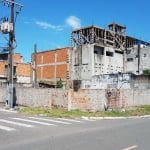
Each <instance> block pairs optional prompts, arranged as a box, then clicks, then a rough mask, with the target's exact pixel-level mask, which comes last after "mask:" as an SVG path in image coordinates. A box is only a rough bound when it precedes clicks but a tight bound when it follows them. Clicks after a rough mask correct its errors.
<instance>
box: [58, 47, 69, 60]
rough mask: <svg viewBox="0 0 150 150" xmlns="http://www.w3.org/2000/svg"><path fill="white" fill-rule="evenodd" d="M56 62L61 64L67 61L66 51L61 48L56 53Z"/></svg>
mask: <svg viewBox="0 0 150 150" xmlns="http://www.w3.org/2000/svg"><path fill="white" fill-rule="evenodd" d="M56 53H57V62H63V61H66V60H67V49H66V48H63V49H61V50H58V51H57V52H56Z"/></svg>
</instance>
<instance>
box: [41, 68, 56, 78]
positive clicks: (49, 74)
mask: <svg viewBox="0 0 150 150" xmlns="http://www.w3.org/2000/svg"><path fill="white" fill-rule="evenodd" d="M43 78H54V66H44V67H43Z"/></svg>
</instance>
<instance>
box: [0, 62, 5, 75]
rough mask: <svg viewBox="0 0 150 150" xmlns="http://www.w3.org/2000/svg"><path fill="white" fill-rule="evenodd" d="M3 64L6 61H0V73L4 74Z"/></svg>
mask: <svg viewBox="0 0 150 150" xmlns="http://www.w3.org/2000/svg"><path fill="white" fill-rule="evenodd" d="M5 65H6V62H4V61H0V75H4V74H5Z"/></svg>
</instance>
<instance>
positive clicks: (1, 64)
mask: <svg viewBox="0 0 150 150" xmlns="http://www.w3.org/2000/svg"><path fill="white" fill-rule="evenodd" d="M13 60H14V68H13V70H14V72H13V75H14V76H13V78H14V83H21V84H29V83H31V64H29V63H24V62H23V57H22V56H21V55H20V54H19V53H15V54H14V59H13ZM8 66H9V64H8V53H0V83H1V84H2V83H6V82H7V80H8V75H9V69H8Z"/></svg>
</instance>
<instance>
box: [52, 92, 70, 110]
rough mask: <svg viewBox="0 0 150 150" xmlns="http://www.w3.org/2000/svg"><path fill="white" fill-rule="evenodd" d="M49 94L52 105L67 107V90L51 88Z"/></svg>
mask: <svg viewBox="0 0 150 150" xmlns="http://www.w3.org/2000/svg"><path fill="white" fill-rule="evenodd" d="M50 94H51V104H52V106H54V107H56V108H64V109H68V90H63V89H51V90H50Z"/></svg>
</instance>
